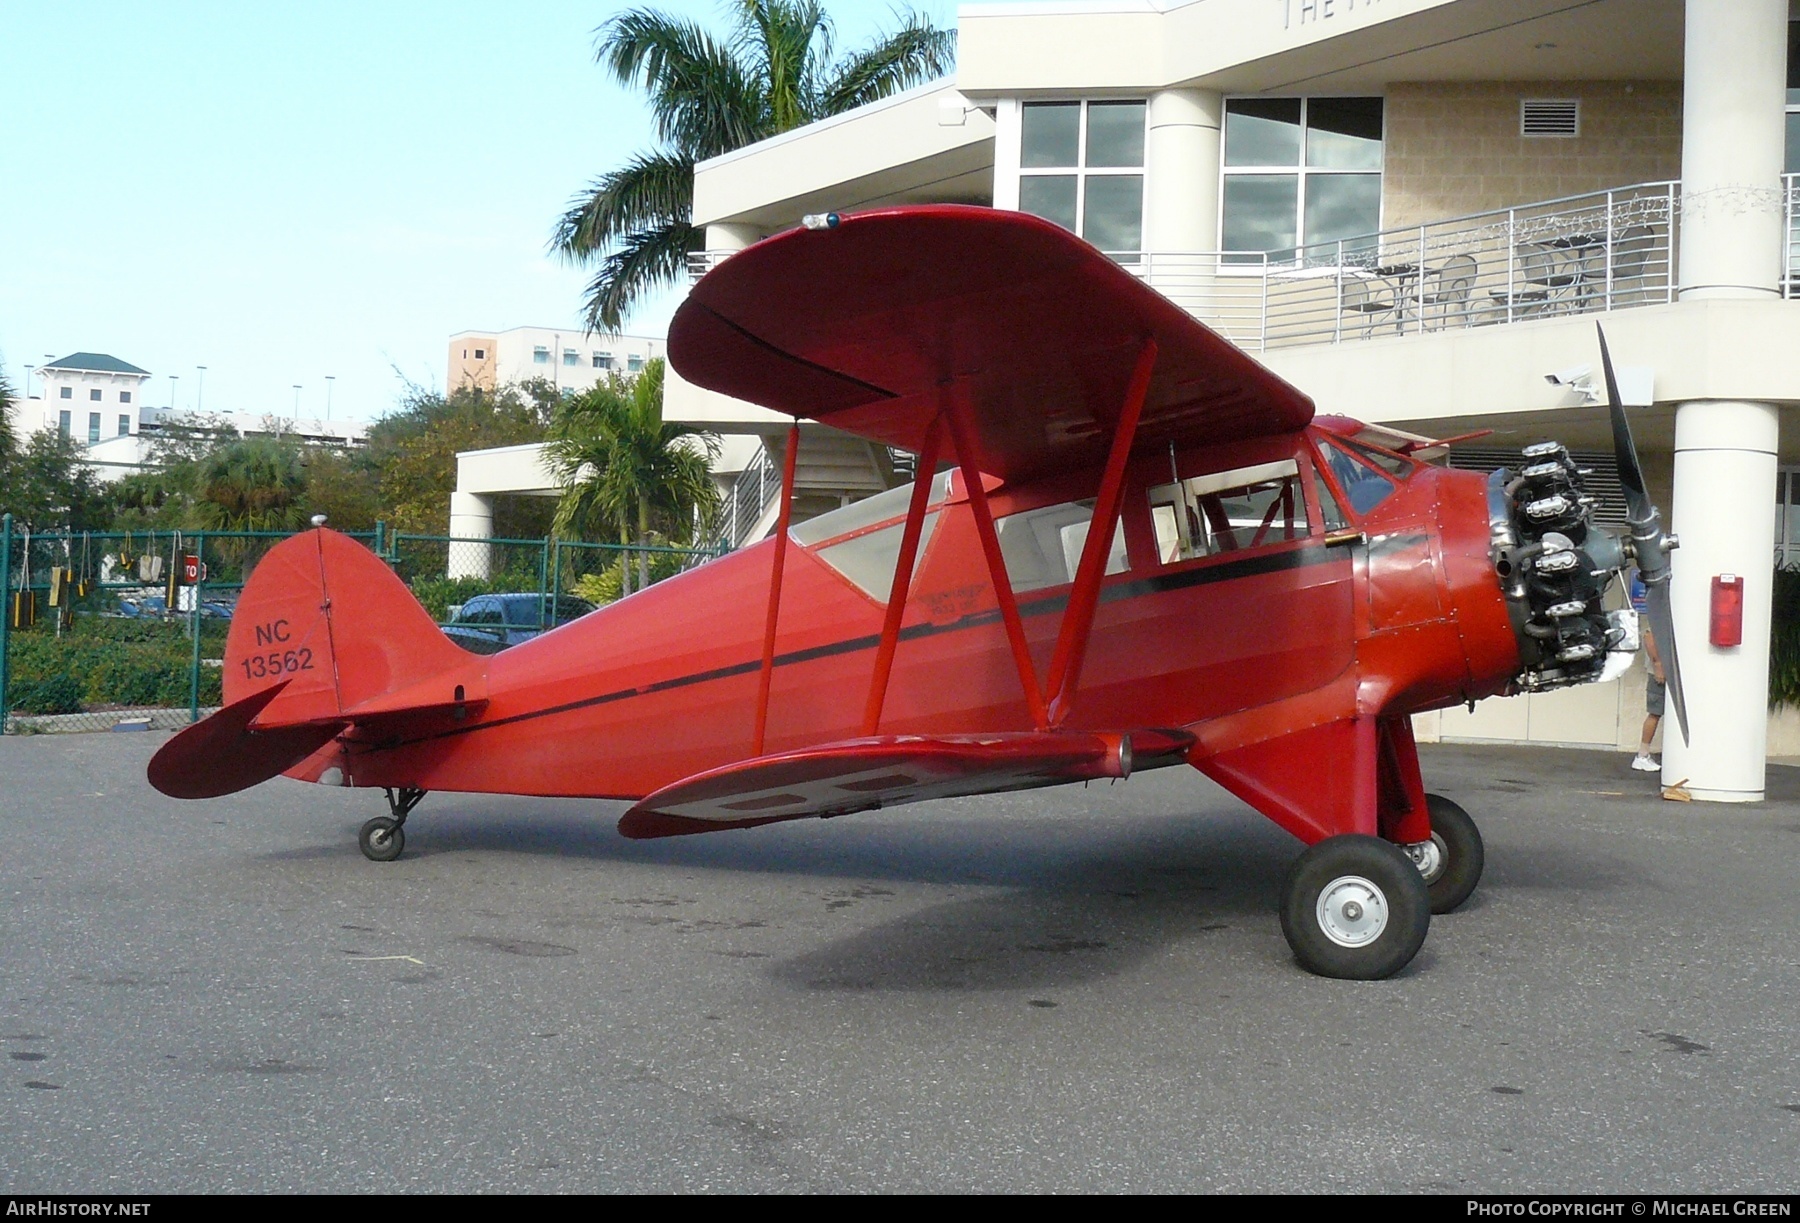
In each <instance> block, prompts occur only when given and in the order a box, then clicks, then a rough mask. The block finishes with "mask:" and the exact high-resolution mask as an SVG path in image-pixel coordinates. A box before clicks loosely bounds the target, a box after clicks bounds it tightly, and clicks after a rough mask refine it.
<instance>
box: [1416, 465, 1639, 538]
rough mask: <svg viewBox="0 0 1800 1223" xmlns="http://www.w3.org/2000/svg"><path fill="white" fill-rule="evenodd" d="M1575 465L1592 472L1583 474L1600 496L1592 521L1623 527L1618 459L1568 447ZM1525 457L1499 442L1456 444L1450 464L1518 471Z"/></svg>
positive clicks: (1466, 468)
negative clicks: (1485, 444) (1501, 445)
mask: <svg viewBox="0 0 1800 1223" xmlns="http://www.w3.org/2000/svg"><path fill="white" fill-rule="evenodd" d="M1569 457H1570V458H1572V459H1574V460H1575V466H1577V467H1579V468H1581V469H1583V470H1584V471H1588V472H1590V473H1591V474H1589V475H1588V476H1586V477H1584V478H1583V483H1585V484H1586V485H1587V490H1588V492H1589V493H1591V494H1593V495H1594V496H1596V497H1598V498H1600V504H1599V505H1596V506H1595V507H1594V521H1595V522H1596V523H1598V524H1599V525H1601V526H1603V527H1622V526H1624V525H1626V523H1625V490H1624V489H1623V488H1621V487H1620V486H1619V459H1618V456H1617V455H1615V454H1613V453H1612V452H1611V451H1609V450H1571V451H1570V452H1569ZM1524 462H1525V460H1524V459H1522V458H1520V457H1519V451H1518V449H1517V448H1504V447H1499V446H1457V447H1455V448H1453V449H1452V450H1451V451H1450V466H1452V467H1455V468H1458V469H1460V470H1462V471H1481V472H1487V471H1497V470H1499V469H1500V468H1502V467H1510V468H1511V469H1512V470H1513V471H1515V472H1516V471H1518V470H1519V468H1520V467H1521V466H1523V465H1524Z"/></svg>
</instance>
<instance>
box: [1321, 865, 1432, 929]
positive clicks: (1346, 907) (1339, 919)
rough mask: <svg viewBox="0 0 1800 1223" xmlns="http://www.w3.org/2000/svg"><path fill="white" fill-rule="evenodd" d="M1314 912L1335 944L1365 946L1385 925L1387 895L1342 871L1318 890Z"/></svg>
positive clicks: (1361, 878) (1368, 882) (1386, 921)
mask: <svg viewBox="0 0 1800 1223" xmlns="http://www.w3.org/2000/svg"><path fill="white" fill-rule="evenodd" d="M1416 860H1417V859H1415V861H1416ZM1316 916H1317V918H1318V921H1319V929H1320V930H1322V931H1324V933H1325V937H1326V938H1328V939H1330V940H1331V941H1332V942H1334V943H1336V944H1337V945H1338V946H1340V947H1366V946H1368V945H1369V944H1370V943H1372V942H1374V941H1375V940H1376V939H1378V938H1380V937H1381V932H1382V931H1383V930H1385V929H1387V923H1388V903H1387V897H1386V896H1385V895H1384V894H1383V893H1382V891H1381V889H1380V888H1378V887H1376V886H1375V884H1374V883H1372V882H1370V881H1369V880H1367V879H1365V878H1363V877H1362V876H1361V875H1341V876H1339V877H1338V878H1336V879H1333V880H1332V881H1331V882H1330V883H1328V884H1326V885H1325V887H1324V888H1323V889H1322V890H1321V891H1320V892H1319V903H1318V905H1317V908H1316Z"/></svg>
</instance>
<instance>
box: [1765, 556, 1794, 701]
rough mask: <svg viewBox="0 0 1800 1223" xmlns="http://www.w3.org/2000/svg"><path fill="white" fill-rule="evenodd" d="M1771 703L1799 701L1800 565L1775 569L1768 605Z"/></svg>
mask: <svg viewBox="0 0 1800 1223" xmlns="http://www.w3.org/2000/svg"><path fill="white" fill-rule="evenodd" d="M1769 704H1770V705H1771V706H1775V705H1800V567H1789V568H1786V569H1777V570H1776V571H1775V595H1774V598H1773V599H1772V600H1771V605H1770V608H1769Z"/></svg>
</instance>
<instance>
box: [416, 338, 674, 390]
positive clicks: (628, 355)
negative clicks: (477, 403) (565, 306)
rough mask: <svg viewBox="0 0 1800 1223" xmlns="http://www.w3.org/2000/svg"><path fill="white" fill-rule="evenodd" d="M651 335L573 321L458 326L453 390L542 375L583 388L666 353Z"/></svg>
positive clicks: (449, 379)
mask: <svg viewBox="0 0 1800 1223" xmlns="http://www.w3.org/2000/svg"><path fill="white" fill-rule="evenodd" d="M663 353H664V341H662V340H661V339H658V338H656V337H653V336H639V335H601V334H598V333H591V334H590V333H587V332H583V331H581V330H580V329H578V328H574V327H561V328H558V327H514V328H511V329H510V330H507V331H459V332H457V333H456V334H455V335H453V336H451V337H450V346H449V365H448V371H449V372H448V373H447V375H446V376H445V378H444V385H445V387H446V388H448V389H449V390H452V391H454V390H457V389H459V388H461V387H470V386H473V387H480V388H481V389H482V390H484V391H492V390H494V389H495V388H496V387H503V386H517V385H520V384H522V383H526V382H532V381H535V380H537V379H542V380H543V381H545V382H548V383H550V384H551V385H552V386H554V387H556V388H557V389H559V390H564V391H585V390H587V389H588V388H589V387H591V386H594V385H595V384H596V383H599V382H601V381H604V380H605V378H606V377H607V375H609V374H625V375H630V374H635V373H637V372H638V371H639V370H641V369H643V368H644V366H645V365H647V364H648V363H649V362H651V361H653V360H655V359H656V358H658V357H660V356H662V355H663Z"/></svg>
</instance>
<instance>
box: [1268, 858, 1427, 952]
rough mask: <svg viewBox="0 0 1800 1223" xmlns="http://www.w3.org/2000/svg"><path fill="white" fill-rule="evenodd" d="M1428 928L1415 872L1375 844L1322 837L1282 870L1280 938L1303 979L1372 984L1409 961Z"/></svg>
mask: <svg viewBox="0 0 1800 1223" xmlns="http://www.w3.org/2000/svg"><path fill="white" fill-rule="evenodd" d="M1430 929H1431V896H1430V893H1429V892H1428V891H1427V890H1426V887H1425V879H1424V877H1423V876H1422V875H1420V874H1419V868H1418V867H1417V866H1415V865H1414V864H1413V861H1412V859H1411V858H1409V857H1407V856H1406V852H1405V851H1404V850H1402V849H1401V848H1400V847H1399V846H1397V845H1394V844H1391V843H1389V842H1387V841H1384V840H1382V839H1381V838H1380V837H1367V836H1360V835H1354V834H1352V835H1346V836H1337V837H1327V838H1326V839H1325V840H1323V841H1320V842H1319V843H1318V844H1317V845H1314V846H1313V847H1312V848H1311V849H1309V850H1307V851H1306V852H1305V853H1303V854H1301V855H1300V857H1299V858H1297V859H1296V860H1295V862H1294V865H1293V868H1292V869H1291V870H1289V871H1288V877H1287V886H1286V890H1285V891H1284V892H1283V896H1282V902H1281V932H1282V933H1283V934H1285V935H1286V936H1287V941H1288V946H1289V947H1292V948H1293V949H1294V958H1295V959H1296V960H1298V961H1300V966H1301V967H1302V968H1304V969H1306V970H1307V971H1308V972H1313V973H1317V974H1318V975H1319V976H1321V977H1338V978H1342V979H1344V980H1348V981H1378V980H1380V979H1381V978H1383V977H1390V976H1392V975H1393V974H1395V973H1397V972H1399V971H1400V970H1401V969H1402V968H1405V967H1406V966H1407V965H1408V964H1409V963H1411V962H1412V958H1413V956H1415V955H1417V954H1418V951H1419V948H1420V946H1421V945H1423V944H1424V942H1425V935H1426V933H1427V932H1428V931H1429V930H1430Z"/></svg>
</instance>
